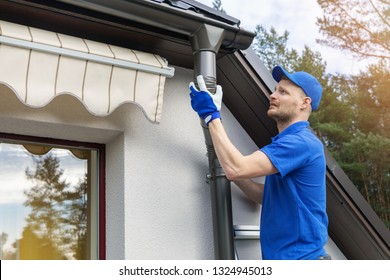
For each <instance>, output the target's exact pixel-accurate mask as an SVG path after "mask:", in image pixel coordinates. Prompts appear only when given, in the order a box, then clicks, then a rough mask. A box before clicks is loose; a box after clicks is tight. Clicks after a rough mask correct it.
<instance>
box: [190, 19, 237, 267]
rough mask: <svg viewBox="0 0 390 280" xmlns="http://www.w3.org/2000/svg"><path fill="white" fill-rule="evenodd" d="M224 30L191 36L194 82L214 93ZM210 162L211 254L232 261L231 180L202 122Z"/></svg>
mask: <svg viewBox="0 0 390 280" xmlns="http://www.w3.org/2000/svg"><path fill="white" fill-rule="evenodd" d="M224 32H225V31H224V30H223V29H221V28H217V27H214V26H210V25H206V24H203V25H202V27H201V28H200V29H199V30H198V31H197V32H196V33H195V34H194V36H193V37H191V46H192V49H193V52H194V76H195V77H194V78H195V79H194V80H195V81H196V77H197V76H198V75H203V77H204V79H205V82H206V86H207V88H208V90H209V91H210V92H212V93H215V90H216V54H217V53H218V50H219V47H220V46H221V42H222V40H223V34H224ZM201 126H202V128H203V134H204V138H205V143H206V148H207V156H208V161H209V174H208V181H209V184H210V192H211V205H212V215H213V233H214V253H215V259H217V260H234V259H235V254H234V234H233V217H232V200H231V191H230V181H229V180H228V179H227V178H226V176H225V173H224V171H223V169H222V166H221V164H220V163H219V160H218V158H217V155H216V153H215V149H214V145H213V142H212V139H211V135H210V131H209V129H208V127H207V125H206V124H205V122H204V121H203V120H202V119H201Z"/></svg>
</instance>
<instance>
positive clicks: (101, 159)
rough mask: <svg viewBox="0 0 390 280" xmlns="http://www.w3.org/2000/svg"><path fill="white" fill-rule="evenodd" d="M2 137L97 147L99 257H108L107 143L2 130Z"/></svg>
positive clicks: (78, 146)
mask: <svg viewBox="0 0 390 280" xmlns="http://www.w3.org/2000/svg"><path fill="white" fill-rule="evenodd" d="M0 139H6V140H10V141H21V142H30V143H37V144H47V145H56V146H63V147H74V148H87V149H95V150H97V151H98V162H97V164H98V173H99V175H98V179H99V188H98V193H99V198H98V202H99V213H98V215H99V218H98V221H99V227H98V230H99V232H98V236H99V237H98V239H99V240H98V246H99V248H98V250H99V253H98V259H99V260H105V259H106V145H105V144H99V143H91V142H81V141H73V140H63V139H56V138H48V137H40V136H29V135H21V134H12V133H4V132H0Z"/></svg>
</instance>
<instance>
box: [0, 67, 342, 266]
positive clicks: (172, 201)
mask: <svg viewBox="0 0 390 280" xmlns="http://www.w3.org/2000/svg"><path fill="white" fill-rule="evenodd" d="M192 79H193V72H192V71H191V70H188V69H183V68H176V72H175V77H174V78H171V79H167V82H166V87H165V93H164V107H163V114H162V120H161V123H160V124H159V125H156V124H152V123H150V122H149V121H148V120H147V119H146V118H145V116H144V115H143V113H142V111H141V110H140V109H139V108H138V107H137V106H134V105H132V104H131V105H128V104H127V105H122V106H121V107H119V108H118V109H117V110H116V111H115V112H113V113H112V114H111V115H109V116H107V117H96V116H93V115H91V114H90V113H89V112H87V110H86V109H85V108H84V106H83V105H82V104H81V103H80V102H79V101H78V100H77V99H75V98H73V97H71V96H67V95H64V96H59V97H57V98H55V99H54V100H53V101H52V102H51V103H50V104H48V105H47V106H46V107H44V108H40V109H37V108H29V107H27V106H25V105H23V104H22V103H21V102H20V101H19V100H18V99H17V97H16V96H15V94H13V93H12V92H11V90H10V89H8V88H7V87H5V86H3V85H0V100H1V102H0V131H1V132H7V133H17V134H23V135H33V136H41V137H53V138H59V139H66V140H75V141H86V142H97V143H105V144H106V157H107V160H106V236H107V238H106V254H107V259H138V260H144V259H156V260H158V259H183V260H186V259H213V258H214V249H213V232H212V228H213V227H212V217H211V202H210V189H209V185H208V184H207V183H206V174H207V172H208V160H207V156H206V148H205V144H204V138H203V133H202V129H201V126H200V123H199V118H198V117H197V115H196V114H195V113H194V112H193V111H192V109H191V106H190V103H189V97H188V83H189V82H190V81H191V80H192ZM222 116H223V121H224V123H225V125H226V129H227V132H228V134H229V135H230V136H231V137H232V141H233V143H234V144H236V145H237V146H238V148H239V149H240V150H241V151H242V152H243V153H251V152H252V151H254V150H255V149H257V147H256V146H255V145H254V143H253V142H252V141H251V139H250V138H249V136H248V135H247V134H246V133H245V131H243V130H242V128H241V127H240V125H239V124H238V123H237V121H236V120H235V119H234V117H233V116H232V115H231V114H230V112H229V111H228V110H227V109H226V108H225V107H223V110H222ZM259 180H261V179H259ZM232 200H233V219H234V224H237V225H258V224H259V213H260V206H258V205H255V204H254V203H251V202H248V200H246V198H245V197H244V195H243V194H242V193H241V191H240V190H238V188H237V187H235V186H234V185H233V186H232ZM236 246H237V251H238V255H239V257H240V258H241V259H258V258H259V257H260V248H259V241H258V240H245V241H237V244H236ZM328 247H329V248H330V249H331V250H330V253H331V254H333V255H337V256H338V258H342V255H339V250H338V249H337V248H336V247H335V246H334V244H333V245H332V243H330V245H328ZM335 253H337V254H335Z"/></svg>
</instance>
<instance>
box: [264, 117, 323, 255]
mask: <svg viewBox="0 0 390 280" xmlns="http://www.w3.org/2000/svg"><path fill="white" fill-rule="evenodd" d="M261 151H262V152H264V153H265V154H266V155H267V156H268V158H269V159H270V160H271V162H272V163H273V165H274V166H275V167H276V169H277V170H278V171H279V172H278V173H276V174H273V175H270V176H267V178H266V180H265V186H264V195H263V206H262V213H261V222H260V242H261V249H262V255H263V259H265V260H271V259H277V260H282V259H318V258H319V257H320V256H322V255H325V250H324V245H325V243H326V241H327V238H328V231H327V228H328V216H327V214H326V183H325V176H326V161H325V156H324V147H323V145H322V143H321V141H319V139H318V138H317V137H316V136H315V135H314V134H313V133H312V132H311V131H310V129H309V122H307V121H301V122H297V123H294V124H292V125H290V126H289V127H287V128H286V129H285V130H283V131H282V132H281V133H280V134H278V135H277V136H275V137H273V138H272V143H271V144H269V145H267V146H265V147H263V148H262V149H261Z"/></svg>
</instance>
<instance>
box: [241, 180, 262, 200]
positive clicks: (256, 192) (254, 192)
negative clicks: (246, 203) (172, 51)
mask: <svg viewBox="0 0 390 280" xmlns="http://www.w3.org/2000/svg"><path fill="white" fill-rule="evenodd" d="M234 183H235V184H236V185H237V186H238V187H239V188H240V189H241V191H243V192H244V193H245V194H246V196H247V197H248V198H249V199H250V200H252V201H254V202H256V203H258V204H261V203H262V202H263V193H264V184H260V183H257V182H255V181H253V180H252V179H242V180H235V181H234Z"/></svg>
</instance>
